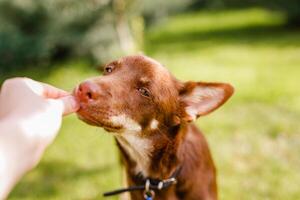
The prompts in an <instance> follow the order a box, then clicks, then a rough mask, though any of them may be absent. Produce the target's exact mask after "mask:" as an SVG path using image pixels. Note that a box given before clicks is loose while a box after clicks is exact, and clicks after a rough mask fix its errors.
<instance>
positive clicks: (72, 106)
mask: <svg viewBox="0 0 300 200" xmlns="http://www.w3.org/2000/svg"><path fill="white" fill-rule="evenodd" d="M48 101H51V102H52V103H54V104H55V105H57V106H58V107H60V109H61V110H62V114H63V115H64V116H65V115H69V114H71V113H74V112H76V111H77V110H78V109H79V103H78V102H77V101H76V99H75V98H74V97H73V96H71V95H69V96H65V97H61V98H59V99H49V100H48Z"/></svg>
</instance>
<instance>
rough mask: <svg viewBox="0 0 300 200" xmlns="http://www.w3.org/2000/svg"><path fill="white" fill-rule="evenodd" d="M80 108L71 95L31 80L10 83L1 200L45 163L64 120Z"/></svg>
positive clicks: (3, 97) (1, 113)
mask: <svg viewBox="0 0 300 200" xmlns="http://www.w3.org/2000/svg"><path fill="white" fill-rule="evenodd" d="M78 109H79V105H78V103H77V102H76V100H75V98H74V97H73V96H72V95H70V94H69V93H68V92H66V91H63V90H61V89H58V88H55V87H53V86H51V85H48V84H44V83H40V82H37V81H33V80H31V79H28V78H13V79H8V80H6V81H5V82H4V83H3V84H2V86H1V90H0V200H2V199H6V198H7V196H8V194H9V193H10V191H11V190H12V188H13V187H14V186H15V184H16V183H17V182H18V181H19V180H20V179H21V178H22V177H23V176H24V174H26V173H27V172H28V171H30V170H31V169H33V168H34V167H35V166H36V165H37V164H38V163H39V161H40V160H41V157H42V155H43V153H44V152H45V150H46V148H47V147H48V146H49V145H50V144H51V143H52V142H53V141H54V139H55V137H56V135H57V133H58V131H59V129H60V126H61V123H62V117H63V116H65V115H68V114H71V113H73V112H76V111H77V110H78Z"/></svg>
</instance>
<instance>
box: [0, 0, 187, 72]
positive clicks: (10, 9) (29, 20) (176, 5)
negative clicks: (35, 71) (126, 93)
mask: <svg viewBox="0 0 300 200" xmlns="http://www.w3.org/2000/svg"><path fill="white" fill-rule="evenodd" d="M190 1H191V0H188V1H185V2H183V1H180V0H176V1H174V2H164V1H158V0H154V1H146V2H145V3H144V1H142V0H95V1H92V0H89V1H78V0H51V1H44V0H24V1H21V0H0V58H1V59H0V71H1V70H2V72H3V71H7V70H9V69H11V68H12V67H13V68H14V69H18V68H22V67H23V66H25V65H31V66H34V65H36V64H38V65H41V64H46V65H48V66H49V64H48V63H49V62H50V61H53V60H54V61H55V60H62V59H65V58H74V57H76V58H78V57H80V58H86V59H88V60H92V61H95V62H97V63H105V62H107V60H111V59H113V58H116V57H119V56H120V55H124V54H129V53H133V52H136V51H137V50H138V49H141V48H142V43H143V30H144V19H143V16H144V17H146V19H147V20H149V21H155V19H158V18H159V19H160V18H161V17H163V16H166V15H168V14H169V13H170V12H175V11H178V10H181V9H182V8H184V7H185V5H187V4H188V3H189V2H190Z"/></svg>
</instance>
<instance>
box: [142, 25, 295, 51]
mask: <svg viewBox="0 0 300 200" xmlns="http://www.w3.org/2000/svg"><path fill="white" fill-rule="evenodd" d="M218 44H219V45H221V44H223V45H224V44H225V45H226V44H230V45H234V44H245V45H250V46H251V45H255V46H268V47H287V46H300V29H288V28H287V27H286V26H285V25H281V24H279V25H274V24H270V25H268V24H265V25H259V24H258V25H250V26H243V27H235V28H234V27H233V28H225V29H211V30H201V29H199V28H197V27H195V29H187V30H186V31H181V32H172V31H169V30H164V31H162V32H160V33H157V34H154V36H152V37H149V38H148V44H147V47H148V49H147V50H148V52H150V53H155V52H157V51H160V48H162V47H166V46H167V45H168V46H169V47H168V48H170V49H175V50H176V51H177V50H178V51H182V50H189V49H190V50H194V49H195V48H208V47H217V46H218ZM173 46H174V47H175V46H176V47H177V48H172V47H173ZM178 47H182V48H178Z"/></svg>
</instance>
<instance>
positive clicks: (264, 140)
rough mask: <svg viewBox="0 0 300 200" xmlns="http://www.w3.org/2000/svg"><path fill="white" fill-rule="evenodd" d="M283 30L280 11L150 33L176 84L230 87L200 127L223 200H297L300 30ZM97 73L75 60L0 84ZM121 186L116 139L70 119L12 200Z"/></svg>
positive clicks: (195, 18)
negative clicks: (232, 92)
mask: <svg viewBox="0 0 300 200" xmlns="http://www.w3.org/2000/svg"><path fill="white" fill-rule="evenodd" d="M284 23H285V19H284V16H282V15H281V14H280V13H276V12H270V11H266V10H261V9H245V10H229V11H228V10H227V11H205V12H193V13H186V14H181V15H178V16H174V17H172V18H170V19H169V20H168V21H166V22H163V23H161V24H159V25H157V26H155V27H152V28H151V29H150V30H148V31H147V33H146V37H145V39H146V42H145V50H146V53H147V54H148V55H150V56H152V57H154V58H155V59H157V60H159V61H161V62H162V63H163V64H164V65H165V66H167V67H168V68H169V69H170V71H171V72H172V73H174V74H175V75H176V76H177V77H178V78H179V79H181V80H199V81H200V80H201V81H224V82H229V83H232V84H233V85H234V87H235V89H236V92H235V95H234V96H233V98H232V99H231V100H230V101H229V102H228V103H227V104H225V105H224V106H223V107H222V108H221V109H220V110H218V111H216V112H215V113H213V114H211V115H209V116H207V117H203V118H201V119H199V120H198V121H197V124H198V125H199V126H201V129H202V130H203V131H204V133H205V134H206V137H207V139H208V141H209V144H210V147H211V151H212V154H213V157H214V160H215V163H216V166H217V169H218V182H219V196H220V199H225V200H235V199H243V200H250V199H253V200H254V199H255V200H257V199H272V200H277V199H282V200H294V199H295V200H296V199H300V190H299V185H300V173H299V172H300V158H299V155H300V123H299V119H300V94H299V86H300V30H299V29H298V30H295V29H288V28H286V27H285V26H284ZM97 74H98V73H97V72H96V71H95V70H93V68H91V67H90V66H88V64H87V63H85V62H84V61H73V62H68V63H64V64H58V65H57V66H53V67H52V68H51V69H48V70H45V69H43V68H42V67H41V68H36V69H35V70H32V69H31V70H24V71H19V72H18V73H13V74H10V75H3V76H2V77H1V78H0V79H2V80H3V79H4V78H6V77H8V76H12V75H14V76H16V75H22V76H29V77H33V78H35V79H37V80H40V81H45V82H48V83H51V84H54V85H56V86H58V87H62V88H64V89H66V90H71V89H72V88H73V87H74V86H75V85H76V84H77V83H79V82H81V81H82V80H84V79H85V78H87V77H90V76H94V75H97ZM120 185H121V168H120V165H119V158H118V154H117V149H116V147H115V145H114V140H113V138H112V137H111V136H110V135H109V134H106V133H105V132H104V131H103V130H102V129H99V128H94V127H91V126H88V125H86V124H84V123H82V122H81V121H79V120H78V119H77V118H76V116H70V117H66V118H65V119H64V123H63V127H62V129H61V131H60V134H59V136H58V138H57V140H56V141H55V143H54V144H53V145H52V146H51V147H50V148H49V149H48V151H47V152H46V155H45V156H44V158H43V160H42V162H41V163H40V165H39V166H38V167H37V168H36V169H35V170H33V171H32V172H31V173H29V174H28V175H26V177H25V178H24V179H23V180H22V181H21V182H20V183H19V184H18V186H17V187H16V188H15V190H14V191H13V193H12V194H11V196H10V199H103V198H102V197H101V193H102V192H103V191H107V190H111V189H114V188H116V187H118V186H120ZM108 199H117V197H114V198H108Z"/></svg>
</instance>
